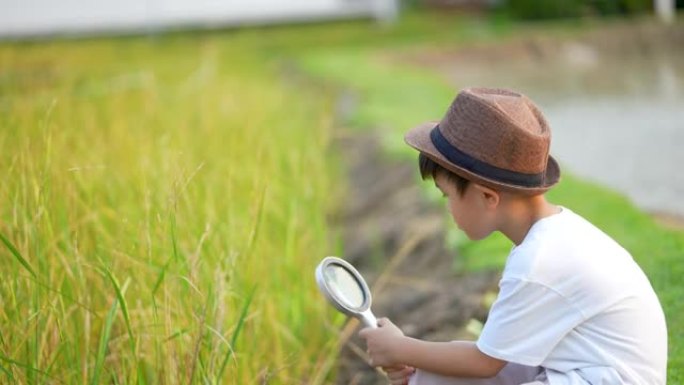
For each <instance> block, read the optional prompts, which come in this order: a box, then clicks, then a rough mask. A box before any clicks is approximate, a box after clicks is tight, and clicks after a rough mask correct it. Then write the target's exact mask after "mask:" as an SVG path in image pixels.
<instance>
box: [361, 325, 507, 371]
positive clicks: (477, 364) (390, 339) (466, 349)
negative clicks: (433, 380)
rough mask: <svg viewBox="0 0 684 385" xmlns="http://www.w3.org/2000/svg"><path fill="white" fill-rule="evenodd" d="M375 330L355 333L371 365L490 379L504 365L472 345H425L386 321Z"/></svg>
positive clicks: (426, 343)
mask: <svg viewBox="0 0 684 385" xmlns="http://www.w3.org/2000/svg"><path fill="white" fill-rule="evenodd" d="M378 324H379V325H380V327H379V328H377V329H370V328H366V329H363V330H362V331H361V332H360V333H359V334H360V335H361V337H363V338H365V339H366V344H367V346H368V353H369V355H370V358H371V365H373V366H393V365H397V364H403V365H408V366H413V367H415V368H418V369H422V370H426V371H429V372H433V373H436V374H441V375H444V376H452V377H493V376H495V375H496V374H497V373H499V371H500V370H501V369H502V368H503V367H504V366H505V365H506V361H502V360H499V359H496V358H493V357H490V356H488V355H486V354H484V353H482V352H480V350H479V349H478V348H477V346H476V345H475V343H474V342H467V341H453V342H427V341H421V340H417V339H414V338H409V337H406V336H404V334H403V333H402V332H401V330H399V328H397V327H396V326H395V325H394V324H392V322H390V321H389V320H388V319H386V318H383V319H380V320H379V321H378Z"/></svg>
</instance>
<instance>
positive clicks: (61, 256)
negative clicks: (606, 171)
mask: <svg viewBox="0 0 684 385" xmlns="http://www.w3.org/2000/svg"><path fill="white" fill-rule="evenodd" d="M534 28H540V27H539V26H538V27H534ZM534 28H532V29H531V30H530V29H528V28H527V27H525V28H524V31H523V29H522V28H519V27H514V26H512V25H511V24H510V23H507V22H500V21H496V20H495V21H486V22H482V21H479V20H463V19H453V18H451V17H448V16H446V15H442V16H440V17H434V16H431V17H423V16H421V15H409V17H407V18H405V19H403V20H402V21H401V23H399V24H398V25H397V26H394V27H379V26H376V25H373V24H369V23H366V22H349V23H336V24H331V25H312V26H303V27H283V28H265V29H246V30H236V31H225V32H207V33H176V34H169V35H161V36H151V37H139V38H118V39H94V40H82V41H67V42H59V41H57V42H40V43H21V44H20V43H15V44H10V43H4V44H2V45H0V170H3V171H4V176H5V182H4V183H3V184H2V185H0V202H1V203H0V235H1V237H0V243H2V245H1V246H0V258H2V262H3V263H2V267H0V269H1V271H2V276H3V277H5V279H3V280H2V282H0V303H1V304H2V306H0V324H1V325H2V328H0V383H21V384H23V383H69V384H71V383H82V384H97V383H112V384H134V383H138V384H156V383H163V384H180V383H182V384H187V383H203V384H219V383H220V384H226V383H227V384H254V383H270V384H322V383H330V382H331V380H332V379H333V376H334V361H335V357H336V351H337V347H336V343H337V341H336V326H337V325H339V324H340V322H341V321H342V318H341V317H339V316H338V315H336V313H335V312H334V311H333V310H331V309H330V308H329V307H328V306H327V304H325V302H324V301H323V300H322V298H321V296H320V295H319V294H318V293H317V290H316V288H315V284H314V281H313V279H312V271H313V268H314V267H315V265H316V263H317V262H318V261H319V260H320V258H321V257H322V256H324V255H326V254H334V253H341V252H342V251H341V248H340V246H339V245H338V243H337V240H336V239H335V236H334V232H332V231H331V230H330V228H329V227H328V224H327V223H326V215H327V213H330V212H331V211H333V210H335V205H336V202H337V201H338V200H339V198H340V197H341V194H342V193H343V191H342V190H343V188H341V186H342V185H343V183H342V181H341V180H340V179H339V178H340V176H341V175H342V173H341V172H340V171H339V170H338V168H337V167H338V166H337V161H336V158H335V154H334V152H332V151H331V150H330V148H329V144H330V138H331V136H332V135H333V134H334V132H333V130H334V127H333V126H332V125H333V110H334V106H333V105H332V102H333V101H332V99H331V98H330V97H329V96H330V95H331V94H332V93H334V90H335V89H337V88H339V87H343V88H351V89H353V90H355V91H356V92H358V93H359V95H360V97H361V99H360V103H359V106H358V109H357V110H356V112H355V114H354V115H353V116H352V118H351V121H350V122H348V123H350V125H352V126H356V127H358V128H362V129H366V128H369V127H373V128H380V129H383V130H384V132H386V133H387V135H386V136H385V144H386V147H387V149H388V153H390V154H392V155H394V156H400V157H406V158H407V159H408V158H413V157H415V154H413V153H412V152H411V151H409V150H408V149H407V148H406V147H405V146H404V145H403V140H402V135H401V133H403V131H404V130H405V129H407V128H408V127H410V126H411V125H413V124H415V123H416V122H420V121H422V120H424V119H426V118H432V117H439V116H441V114H442V113H443V110H444V108H445V106H446V104H447V103H448V102H449V101H450V100H451V98H452V97H453V96H454V94H455V90H453V89H450V88H449V87H447V86H446V84H445V83H444V82H443V81H442V79H440V78H439V77H437V76H436V75H434V74H431V73H427V72H424V71H420V70H416V69H412V68H405V67H398V66H396V65H394V64H392V63H389V62H387V61H386V60H384V59H383V55H382V53H383V52H385V51H387V50H392V51H396V50H402V49H404V48H411V47H415V46H417V45H424V44H458V43H460V42H463V41H473V40H493V39H497V38H499V37H501V36H504V35H510V34H519V33H528V32H529V31H531V33H537V32H538V30H535V29H534ZM546 28H547V29H545V32H548V30H549V28H550V29H558V31H559V33H566V32H567V31H568V30H570V32H569V33H573V32H572V31H574V30H576V29H577V28H576V27H575V26H574V25H573V24H572V23H571V25H562V26H561V27H559V28H557V27H556V26H555V25H554V26H546ZM579 28H583V26H582V25H580V26H579ZM302 71H303V72H304V74H305V75H308V76H313V77H317V78H319V80H320V82H316V83H317V84H318V85H314V86H313V87H312V86H311V85H310V82H309V81H307V80H305V77H306V76H305V77H304V78H303V77H302ZM321 83H322V84H327V85H331V87H326V86H323V87H321V86H320V84H321ZM331 90H332V93H331V92H329V91H331ZM425 187H426V191H433V190H431V189H430V187H429V186H428V184H425ZM587 196H591V197H592V199H591V200H589V199H584V197H587ZM552 199H554V200H555V201H557V202H559V203H562V204H566V205H567V206H569V207H571V208H573V209H574V210H576V211H577V212H580V213H582V214H584V215H586V216H587V217H589V218H590V219H592V220H593V221H595V222H597V223H598V224H599V225H600V226H602V227H603V228H605V229H606V230H607V231H608V232H609V233H610V234H612V235H614V236H615V237H616V238H618V239H619V240H620V241H621V242H623V243H624V244H625V245H626V246H627V247H628V248H629V249H630V250H631V251H632V252H633V253H634V255H635V257H636V258H637V260H638V261H639V262H640V263H641V264H642V266H644V268H645V269H646V271H647V272H648V274H649V276H650V277H651V279H652V280H653V283H654V285H655V286H656V289H657V290H658V293H659V294H660V297H661V300H662V301H663V304H664V305H665V308H666V312H667V316H668V321H669V323H670V326H671V327H670V336H671V339H670V345H671V347H670V349H671V354H670V356H671V365H670V372H669V379H670V382H669V383H671V384H684V372H683V371H682V369H681V368H682V367H684V343H683V341H684V335H683V334H682V333H683V332H682V330H680V329H679V328H677V327H674V325H681V324H682V323H683V322H684V318H683V317H684V307H683V306H682V305H681V304H680V303H679V301H678V294H680V293H681V292H682V291H683V286H682V283H681V281H680V277H681V276H682V274H684V271H683V270H684V266H683V264H682V260H681V258H680V256H681V253H682V250H684V234H682V233H681V232H677V231H670V230H665V229H662V228H660V227H658V226H657V225H655V224H654V223H653V221H652V220H651V219H650V218H649V217H648V216H646V215H644V214H642V213H640V212H639V211H638V210H636V209H635V208H634V207H633V206H632V205H631V204H630V203H629V202H627V201H626V200H625V199H624V198H622V197H620V196H619V195H616V194H614V193H611V192H608V191H605V190H604V189H601V188H598V187H596V186H593V185H590V184H586V183H583V182H581V181H578V180H576V179H574V178H572V177H566V178H565V179H564V181H563V183H562V185H561V186H560V187H559V188H558V189H557V192H555V193H554V195H552ZM454 234H456V233H454ZM453 239H455V241H454V243H455V244H457V246H458V247H459V248H460V249H461V251H462V253H463V255H464V259H463V260H462V261H463V262H460V266H463V267H467V268H469V269H475V268H482V267H492V266H499V265H500V262H501V261H502V256H503V255H504V254H505V250H507V249H508V245H507V244H506V242H504V241H503V240H502V239H501V238H492V239H491V240H489V241H488V242H483V243H478V244H471V243H464V242H463V241H462V237H460V236H458V235H457V234H456V235H453ZM485 255H486V256H487V257H486V258H485V257H483V256H485ZM482 261H489V262H487V263H486V264H485V265H483V264H482Z"/></svg>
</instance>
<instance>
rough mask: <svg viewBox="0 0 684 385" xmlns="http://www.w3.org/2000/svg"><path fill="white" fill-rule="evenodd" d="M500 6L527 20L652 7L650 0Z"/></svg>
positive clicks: (541, 0)
mask: <svg viewBox="0 0 684 385" xmlns="http://www.w3.org/2000/svg"><path fill="white" fill-rule="evenodd" d="M502 6H503V8H504V9H505V10H506V11H508V12H509V13H510V14H511V15H512V16H514V17H517V18H521V19H529V20H534V19H559V18H572V17H579V16H587V15H617V14H623V15H626V14H636V13H643V12H648V11H650V10H651V9H652V7H653V5H652V1H651V0H552V1H549V0H506V1H504V2H503V3H502Z"/></svg>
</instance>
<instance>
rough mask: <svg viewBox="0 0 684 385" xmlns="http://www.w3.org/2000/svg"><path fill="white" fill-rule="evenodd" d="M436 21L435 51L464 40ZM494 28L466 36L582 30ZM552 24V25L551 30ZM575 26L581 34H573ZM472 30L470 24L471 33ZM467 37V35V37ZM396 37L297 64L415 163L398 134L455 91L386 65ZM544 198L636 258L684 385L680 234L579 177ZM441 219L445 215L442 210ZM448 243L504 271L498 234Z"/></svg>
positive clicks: (462, 264)
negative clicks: (354, 96)
mask: <svg viewBox="0 0 684 385" xmlns="http://www.w3.org/2000/svg"><path fill="white" fill-rule="evenodd" d="M435 24H438V25H439V26H441V27H442V28H443V33H440V34H439V35H438V36H436V38H435V39H428V40H429V43H428V42H426V44H430V45H433V46H435V45H436V46H439V45H440V44H441V45H444V46H447V47H448V48H449V49H453V47H454V44H459V43H460V42H462V41H463V40H464V39H463V36H467V34H466V32H461V33H459V31H460V30H461V28H464V26H463V25H460V26H459V25H448V24H446V23H443V24H439V21H438V22H437V23H433V25H432V26H431V28H434V27H435ZM501 27H502V26H501V25H498V24H493V25H492V26H490V27H487V26H486V25H484V26H480V27H479V30H480V31H481V33H479V34H477V35H474V36H470V37H467V38H465V40H469V41H472V40H474V39H480V40H482V41H487V42H493V41H495V40H500V39H501V38H502V32H503V33H504V34H505V35H507V36H510V37H514V36H520V35H523V34H534V33H535V31H536V33H541V32H544V33H547V34H548V33H549V32H551V33H555V34H557V35H560V36H562V35H566V34H576V33H578V31H579V30H581V29H582V28H584V27H589V28H596V27H597V26H596V25H592V24H588V25H586V26H584V27H583V26H582V25H576V24H572V23H571V24H556V25H551V26H549V25H538V26H533V27H523V28H521V27H515V26H510V25H503V28H501ZM549 27H550V28H549ZM578 27H579V29H578ZM473 28H474V27H473V25H471V26H470V27H469V30H472V29H473ZM470 33H472V31H471V32H470ZM402 41H403V42H404V43H405V42H406V41H405V40H402V39H397V40H396V41H395V43H396V44H391V45H388V44H387V42H386V41H385V42H383V44H382V45H379V46H378V47H369V48H368V49H350V48H343V49H321V50H319V51H316V52H310V53H308V54H307V55H304V56H302V58H301V65H302V66H303V67H304V68H306V69H307V70H308V71H309V73H311V74H312V76H318V77H319V78H320V79H322V80H324V81H327V82H331V83H332V84H337V85H338V86H340V87H344V88H351V89H353V90H355V91H356V92H357V93H358V94H359V95H360V100H359V101H358V110H357V111H356V113H355V114H353V115H352V116H351V117H350V121H349V122H348V123H349V124H350V125H351V126H352V127H356V128H358V129H368V128H374V129H377V130H378V131H379V132H381V133H383V141H384V145H385V146H384V147H385V148H386V149H387V151H388V154H390V155H391V156H396V157H400V158H405V159H409V160H414V159H417V157H416V154H415V152H414V151H413V150H412V149H410V148H408V146H406V145H405V144H404V142H403V133H404V132H405V131H406V130H408V129H409V128H410V127H412V126H413V125H416V124H418V123H420V122H423V121H425V120H434V119H439V118H441V117H442V115H443V113H444V111H445V109H446V107H447V106H448V104H449V103H450V102H451V100H452V99H453V97H454V96H455V95H456V93H457V90H455V89H452V88H451V87H449V86H448V85H447V83H446V82H445V81H444V79H443V78H441V77H440V76H438V75H437V74H435V73H432V72H430V71H428V70H424V69H418V68H416V67H408V66H406V65H401V64H397V63H394V62H392V61H390V60H387V57H388V55H386V54H387V53H396V52H402V50H405V49H413V48H415V47H412V45H411V44H401V42H402ZM417 174H418V172H417V171H416V183H421V184H422V186H424V187H425V191H426V195H427V196H428V197H431V199H434V200H435V202H439V204H443V202H442V201H441V199H442V198H441V195H440V194H439V193H438V191H437V190H436V189H435V188H434V187H433V185H432V184H431V183H425V182H421V181H419V178H418V175H417ZM549 199H550V200H551V201H553V202H555V203H557V204H561V205H564V206H566V207H569V208H571V209H572V210H574V211H575V212H577V213H579V214H581V215H583V216H585V217H586V218H588V219H589V220H590V221H592V222H593V223H595V224H596V225H597V226H599V227H600V228H602V229H603V230H604V231H606V232H607V233H608V234H610V235H611V236H613V237H614V238H615V239H617V240H618V241H619V242H620V243H621V244H622V245H623V246H625V247H626V248H627V249H628V250H629V251H630V252H631V253H632V254H633V256H634V257H635V259H636V260H637V262H638V263H639V264H640V265H641V266H642V268H643V269H644V270H645V271H646V273H647V275H648V276H649V278H650V279H651V282H652V284H653V286H654V287H655V289H656V291H657V293H658V295H659V297H660V300H661V302H662V304H663V307H664V309H665V313H666V317H667V321H668V326H669V327H668V331H669V365H668V383H669V384H673V385H676V384H684V330H682V328H681V327H680V325H682V324H684V304H683V303H682V301H681V299H680V297H681V296H682V294H683V293H684V284H683V283H682V280H681V277H682V276H684V259H682V254H684V231H682V230H673V229H667V228H663V227H662V226H660V225H658V224H657V223H656V222H655V221H654V219H653V218H651V217H650V216H649V215H647V214H645V213H642V212H641V211H640V210H638V209H637V208H636V207H635V206H634V205H633V204H632V203H631V202H629V201H628V200H627V199H626V198H625V197H623V196H621V195H620V194H617V193H615V192H613V191H610V190H608V189H605V188H602V187H599V186H596V185H594V184H591V183H587V182H584V181H582V180H579V179H577V178H575V177H573V176H572V175H569V174H568V173H565V174H564V176H563V180H562V182H561V183H560V184H559V186H558V187H556V188H554V189H553V190H552V191H551V192H550V193H549ZM445 216H446V212H445ZM448 235H449V236H448V239H447V242H449V243H450V244H451V245H452V246H453V247H455V248H457V249H458V250H459V253H458V258H457V259H456V260H455V268H456V269H462V270H464V271H468V270H476V269H483V268H496V269H499V268H501V267H502V266H503V263H504V261H505V258H506V255H507V254H508V251H509V250H510V247H511V243H510V242H509V241H508V240H507V239H505V237H504V236H503V235H501V234H494V235H493V236H491V237H489V238H488V239H487V240H485V241H483V242H470V241H468V240H467V239H466V238H465V236H464V235H463V234H462V233H461V232H460V231H458V230H457V229H456V228H455V226H453V227H452V228H451V229H450V233H449V234H448Z"/></svg>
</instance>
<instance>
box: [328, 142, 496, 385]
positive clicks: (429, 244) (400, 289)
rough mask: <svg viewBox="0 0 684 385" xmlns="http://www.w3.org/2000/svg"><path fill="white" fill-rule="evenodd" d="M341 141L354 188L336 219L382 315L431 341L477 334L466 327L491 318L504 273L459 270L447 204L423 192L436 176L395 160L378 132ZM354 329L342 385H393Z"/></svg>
mask: <svg viewBox="0 0 684 385" xmlns="http://www.w3.org/2000/svg"><path fill="white" fill-rule="evenodd" d="M336 145H337V148H338V152H339V153H340V154H342V155H343V158H344V159H345V163H346V167H347V173H348V181H349V182H348V185H349V191H348V194H347V196H348V199H347V201H346V203H345V205H344V208H343V209H342V210H341V211H342V212H341V214H340V217H339V218H337V219H336V220H335V222H336V224H337V225H338V226H341V227H342V234H343V240H344V245H345V255H344V258H345V259H346V260H347V261H349V262H350V263H352V264H353V265H354V266H356V268H357V269H358V270H359V271H360V272H361V274H362V275H363V276H364V277H365V278H366V280H367V281H368V283H369V285H370V287H371V291H372V294H373V305H372V309H373V312H374V313H375V315H376V316H378V317H388V318H389V319H391V320H392V321H393V322H394V323H395V324H396V325H397V326H399V327H400V328H401V329H402V330H403V331H404V333H405V334H406V335H409V336H412V337H417V338H421V339H424V340H432V341H449V340H453V339H474V338H475V335H474V334H472V333H471V332H469V331H468V330H466V325H467V324H468V323H473V321H471V320H477V321H478V322H480V323H483V322H484V320H485V317H486V315H487V310H488V307H487V304H486V300H485V298H488V297H491V294H490V295H489V296H488V293H492V292H494V291H495V290H496V289H497V283H498V279H499V273H498V272H494V271H488V272H477V273H468V274H467V275H463V274H458V273H456V272H455V271H454V269H453V268H452V266H453V264H454V258H455V255H454V254H455V252H454V251H452V250H447V249H446V248H445V241H444V236H445V226H451V225H452V224H450V223H448V218H447V215H446V213H445V208H444V206H437V205H435V204H431V203H428V202H427V200H426V198H425V197H424V196H423V194H422V193H421V191H420V189H419V186H418V183H429V182H421V181H420V180H419V178H418V175H417V174H418V169H417V162H415V163H413V162H410V163H407V162H404V161H399V160H396V159H391V158H388V157H387V156H386V155H385V154H383V153H382V149H381V146H380V144H379V140H378V138H377V136H376V135H373V134H357V135H352V136H347V137H344V138H340V139H338V140H337V144H336ZM475 324H477V322H475ZM354 328H357V329H356V330H358V323H357V322H356V321H354V320H352V321H351V323H350V324H349V325H348V327H347V328H346V330H347V331H348V335H349V336H350V337H351V338H350V339H349V340H348V341H346V343H345V344H344V347H343V349H342V351H341V353H340V360H339V372H338V380H337V383H338V384H345V385H349V384H363V385H370V384H386V383H387V380H386V378H385V377H384V375H383V374H382V373H381V372H379V371H375V370H374V369H372V368H371V367H369V366H368V364H367V363H366V362H367V357H366V356H365V344H364V342H363V341H362V340H360V339H359V338H358V336H357V334H356V332H355V331H354V332H352V329H354ZM344 334H345V333H343V335H344Z"/></svg>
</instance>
